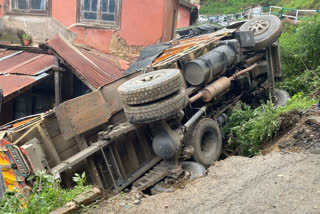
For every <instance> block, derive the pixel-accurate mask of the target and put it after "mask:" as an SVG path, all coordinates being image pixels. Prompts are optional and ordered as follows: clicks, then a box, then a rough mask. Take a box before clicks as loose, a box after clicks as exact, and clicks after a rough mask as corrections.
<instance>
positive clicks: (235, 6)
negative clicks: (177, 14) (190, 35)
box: [200, 0, 320, 15]
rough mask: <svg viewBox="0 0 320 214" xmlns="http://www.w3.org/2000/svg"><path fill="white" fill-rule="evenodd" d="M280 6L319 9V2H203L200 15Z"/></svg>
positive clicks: (288, 0)
mask: <svg viewBox="0 0 320 214" xmlns="http://www.w3.org/2000/svg"><path fill="white" fill-rule="evenodd" d="M258 4H259V5H262V6H280V7H286V8H292V9H320V2H319V0H305V1H302V0H270V1H268V0H204V1H202V3H201V8H200V14H206V15H222V14H234V13H239V12H242V11H243V9H245V8H246V7H249V6H253V5H258Z"/></svg>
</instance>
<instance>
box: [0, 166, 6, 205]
mask: <svg viewBox="0 0 320 214" xmlns="http://www.w3.org/2000/svg"><path fill="white" fill-rule="evenodd" d="M5 192H6V184H5V182H4V177H3V174H2V170H1V169H0V201H1V200H2V198H3V196H4V193H5Z"/></svg>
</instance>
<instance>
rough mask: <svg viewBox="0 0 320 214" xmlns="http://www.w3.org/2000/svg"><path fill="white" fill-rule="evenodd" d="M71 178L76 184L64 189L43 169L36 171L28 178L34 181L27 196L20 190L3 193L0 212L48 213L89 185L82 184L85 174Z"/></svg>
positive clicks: (86, 188)
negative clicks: (71, 187)
mask: <svg viewBox="0 0 320 214" xmlns="http://www.w3.org/2000/svg"><path fill="white" fill-rule="evenodd" d="M73 179H74V181H76V183H77V185H76V186H75V187H74V188H73V189H70V190H65V189H62V188H61V187H60V183H59V182H58V181H55V180H54V178H53V176H51V175H47V174H46V173H45V172H44V171H38V172H37V174H36V175H35V176H32V177H30V178H29V180H33V181H34V182H33V186H32V189H30V190H29V193H28V196H26V195H25V192H24V191H22V190H14V191H12V192H6V193H5V195H4V197H3V199H2V200H1V201H0V213H4V214H13V213H24V214H42V213H49V212H50V211H52V210H54V209H56V208H58V207H61V206H63V205H64V204H65V203H67V202H68V201H71V200H72V199H73V198H74V197H75V196H76V195H78V194H80V193H82V192H85V191H87V190H88V189H89V188H90V187H89V186H84V184H85V180H86V178H85V174H82V175H81V176H79V175H78V174H76V175H75V177H74V178H73Z"/></svg>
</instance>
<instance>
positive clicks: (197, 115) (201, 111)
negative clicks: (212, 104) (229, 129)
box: [184, 105, 208, 130]
mask: <svg viewBox="0 0 320 214" xmlns="http://www.w3.org/2000/svg"><path fill="white" fill-rule="evenodd" d="M207 108H208V106H206V105H205V106H202V107H201V108H200V109H199V111H197V112H196V113H195V114H194V115H193V116H192V117H191V118H190V119H189V120H188V121H187V122H186V123H185V124H184V128H185V129H186V130H188V129H189V128H190V127H191V126H192V125H193V124H194V123H195V122H196V121H197V120H198V119H199V118H200V117H201V116H202V115H203V113H204V112H206V110H207Z"/></svg>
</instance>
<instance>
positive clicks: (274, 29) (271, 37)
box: [240, 16, 282, 48]
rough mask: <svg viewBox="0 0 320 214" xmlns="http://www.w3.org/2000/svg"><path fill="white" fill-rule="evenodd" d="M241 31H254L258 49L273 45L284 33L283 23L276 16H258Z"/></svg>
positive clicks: (245, 24)
mask: <svg viewBox="0 0 320 214" xmlns="http://www.w3.org/2000/svg"><path fill="white" fill-rule="evenodd" d="M240 31H253V32H254V38H255V41H256V45H255V47H256V48H263V47H267V46H270V45H272V44H273V43H274V42H275V41H277V40H278V39H279V37H280V36H281V33H282V23H281V21H280V19H279V18H278V17H276V16H258V17H255V18H253V19H251V20H249V21H247V22H246V23H244V24H243V25H242V26H241V27H240Z"/></svg>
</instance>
